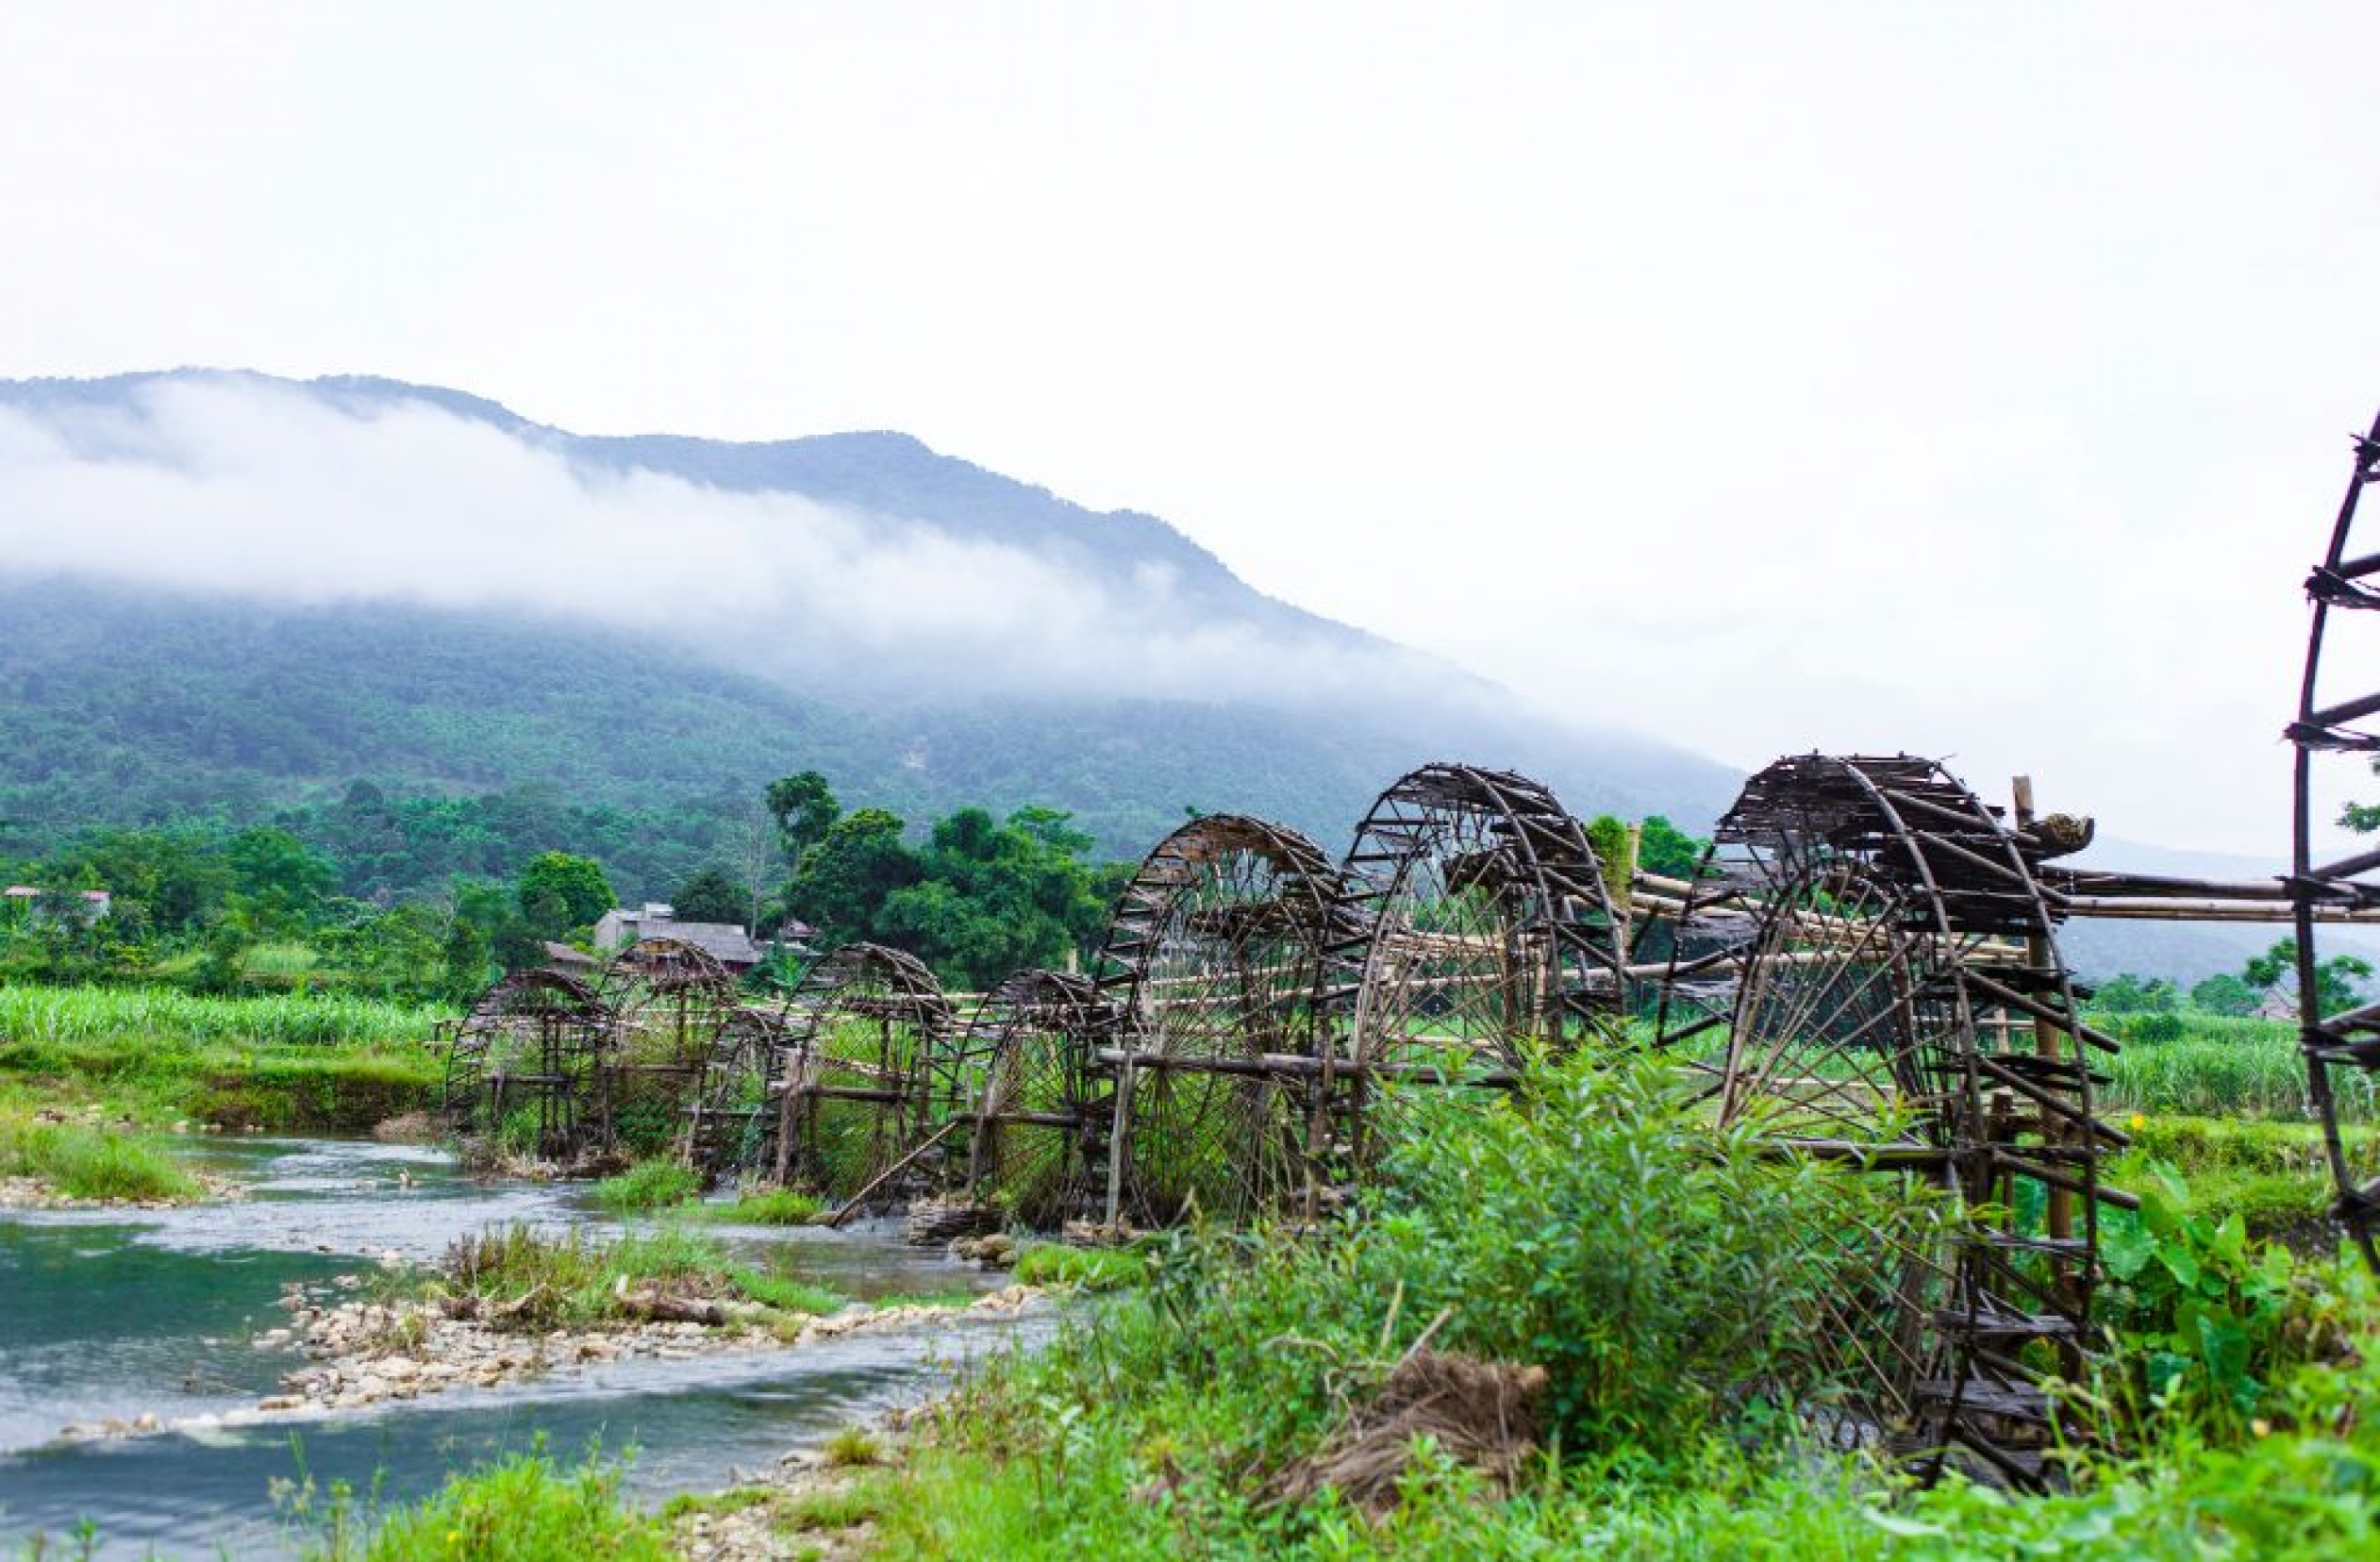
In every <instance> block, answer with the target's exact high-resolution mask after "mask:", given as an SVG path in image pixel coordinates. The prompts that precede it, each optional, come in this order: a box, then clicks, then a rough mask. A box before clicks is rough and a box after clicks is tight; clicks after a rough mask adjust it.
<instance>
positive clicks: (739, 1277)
mask: <svg viewBox="0 0 2380 1562" xmlns="http://www.w3.org/2000/svg"><path fill="white" fill-rule="evenodd" d="M727 1277H728V1279H730V1280H732V1281H733V1282H735V1286H736V1288H737V1289H738V1290H740V1291H741V1292H743V1294H744V1295H746V1296H748V1297H750V1298H751V1299H752V1300H753V1301H755V1302H757V1303H759V1304H761V1305H762V1306H764V1307H771V1308H774V1309H775V1310H776V1311H778V1312H782V1313H792V1314H795V1315H797V1316H805V1317H813V1318H815V1317H820V1316H823V1315H824V1314H826V1313H830V1312H840V1310H841V1309H842V1308H843V1307H844V1306H845V1305H846V1304H847V1303H846V1300H845V1298H844V1297H843V1296H842V1295H841V1294H840V1292H837V1291H832V1290H829V1289H827V1288H825V1287H824V1286H814V1285H811V1284H810V1283H809V1282H808V1281H807V1280H795V1279H792V1278H791V1277H789V1276H787V1275H782V1274H773V1273H771V1272H769V1271H767V1270H761V1269H755V1268H753V1267H752V1266H751V1265H749V1264H739V1265H736V1266H735V1267H733V1268H731V1269H730V1270H728V1271H727Z"/></svg>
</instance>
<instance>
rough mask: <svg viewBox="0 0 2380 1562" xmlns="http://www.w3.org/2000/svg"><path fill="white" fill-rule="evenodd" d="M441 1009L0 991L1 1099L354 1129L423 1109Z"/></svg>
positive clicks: (320, 1000)
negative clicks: (5, 1087)
mask: <svg viewBox="0 0 2380 1562" xmlns="http://www.w3.org/2000/svg"><path fill="white" fill-rule="evenodd" d="M442 1012H443V1011H441V1010H438V1009H435V1008H429V1007H422V1006H416V1005H402V1004H386V1003H380V1002H377V1001H374V1000H370V999H361V998H352V997H328V996H325V997H297V996H283V997H267V998H205V997H197V996H193V995H192V994H190V993H185V992H176V991H172V990H170V989H108V988H38V987H8V988H0V1081H7V1082H9V1083H10V1084H11V1085H12V1087H13V1089H12V1090H11V1092H10V1093H13V1094H21V1095H25V1096H28V1097H30V1098H32V1099H35V1100H37V1101H42V1102H45V1103H50V1104H58V1105H66V1104H79V1103H81V1102H86V1101H88V1102H93V1103H96V1104H98V1105H102V1106H104V1107H105V1109H106V1110H107V1112H108V1115H109V1116H111V1117H113V1116H119V1115H122V1116H128V1117H131V1118H133V1119H134V1120H136V1121H138V1122H144V1123H151V1124H163V1123H167V1122H175V1121H176V1120H181V1119H188V1120H191V1121H194V1122H211V1123H214V1124H216V1125H218V1126H221V1127H225V1128H233V1129H246V1128H263V1129H273V1130H276V1131H299V1132H302V1131H314V1132H329V1133H360V1132H365V1131H368V1130H370V1129H371V1128H372V1126H373V1125H374V1123H377V1122H381V1121H382V1120H384V1119H386V1118H391V1117H395V1116H398V1115H400V1114H402V1113H406V1112H411V1111H420V1110H423V1109H424V1108H426V1107H428V1106H431V1105H435V1103H436V1101H437V1098H438V1089H439V1085H440V1081H441V1076H442V1072H443V1065H442V1061H441V1055H439V1054H438V1053H437V1052H436V1051H435V1050H434V1049H433V1048H432V1047H431V1046H430V1044H429V1039H430V1036H431V1029H432V1025H433V1023H434V1022H435V1021H436V1020H437V1019H438V1018H439V1017H440V1015H441V1013H442Z"/></svg>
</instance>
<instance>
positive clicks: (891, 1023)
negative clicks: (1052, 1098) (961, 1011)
mask: <svg viewBox="0 0 2380 1562" xmlns="http://www.w3.org/2000/svg"><path fill="white" fill-rule="evenodd" d="M956 1018H957V1014H956V1011H955V1010H954V1008H953V1007H952V1005H951V1002H950V1000H949V999H948V998H946V997H944V996H943V994H942V989H941V984H940V983H939V982H937V981H936V980H935V979H934V973H933V972H931V971H928V970H927V969H926V968H925V966H924V963H923V962H922V961H920V960H919V959H918V958H917V957H916V956H915V955H906V954H904V953H902V952H901V951H899V950H897V949H887V948H885V947H883V946H882V945H880V944H869V943H856V944H845V945H843V946H842V947H841V948H840V949H838V950H836V951H834V952H833V953H832V954H830V955H827V956H826V957H825V958H824V959H822V960H820V961H819V962H818V963H817V964H816V965H814V966H812V967H811V968H810V969H809V970H808V971H807V972H805V973H804V975H803V977H802V980H801V983H800V985H799V986H797V987H796V988H795V989H794V990H793V994H792V996H791V998H790V999H789V1000H788V1001H787V1005H786V1039H787V1045H788V1048H789V1050H790V1051H791V1054H792V1058H793V1068H794V1071H795V1073H796V1075H797V1078H798V1084H797V1085H796V1086H794V1087H793V1088H792V1090H791V1095H790V1096H789V1097H788V1098H787V1099H786V1100H785V1101H784V1103H783V1111H782V1113H781V1117H782V1118H783V1119H785V1120H789V1121H790V1123H791V1135H790V1136H789V1137H786V1138H784V1142H783V1144H782V1146H781V1147H780V1148H779V1149H778V1161H779V1165H778V1171H779V1176H780V1180H786V1179H787V1178H791V1180H796V1181H799V1182H802V1183H805V1184H807V1186H809V1187H811V1188H816V1189H817V1190H818V1191H819V1192H821V1193H823V1194H824V1195H825V1196H826V1197H828V1198H830V1199H835V1200H850V1199H854V1198H856V1197H857V1196H859V1195H860V1194H862V1193H866V1194H868V1195H869V1196H870V1197H871V1198H872V1199H880V1200H882V1201H884V1202H888V1203H890V1202H893V1201H895V1200H897V1199H899V1198H901V1197H903V1196H906V1195H907V1194H908V1193H911V1192H914V1191H916V1190H917V1188H916V1187H915V1186H912V1185H913V1184H923V1183H924V1182H925V1181H926V1180H928V1179H926V1178H925V1177H924V1175H923V1173H922V1172H919V1173H917V1174H913V1175H907V1176H895V1175H893V1174H894V1173H896V1172H897V1171H898V1170H899V1169H900V1168H901V1167H902V1166H903V1163H904V1162H907V1161H908V1160H909V1159H910V1157H911V1155H912V1152H915V1151H918V1150H920V1149H921V1148H922V1147H924V1141H925V1140H926V1138H928V1137H929V1136H930V1135H931V1134H933V1133H934V1132H935V1131H936V1129H937V1128H938V1127H940V1125H941V1120H943V1119H946V1117H947V1115H948V1113H949V1112H950V1110H951V1109H952V1099H951V1098H952V1095H953V1091H954V1089H955V1088H956V1087H957V1080H956V1077H955V1074H954V1072H953V1070H952V1066H951V1058H950V1052H951V1041H952V1031H953V1028H954V1022H955V1020H956ZM782 1131H783V1130H782V1126H781V1127H780V1132H781V1133H782ZM889 1179H890V1180H889Z"/></svg>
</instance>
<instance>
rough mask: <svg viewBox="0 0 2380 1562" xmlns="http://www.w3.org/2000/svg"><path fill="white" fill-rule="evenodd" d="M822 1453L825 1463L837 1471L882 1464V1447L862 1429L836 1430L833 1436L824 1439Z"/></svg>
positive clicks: (842, 1428) (851, 1427) (849, 1427)
mask: <svg viewBox="0 0 2380 1562" xmlns="http://www.w3.org/2000/svg"><path fill="white" fill-rule="evenodd" d="M824 1453H825V1454H826V1462H827V1463H828V1464H829V1465H832V1466H834V1467H835V1468H837V1469H839V1470H847V1469H851V1468H854V1467H856V1466H858V1465H874V1464H882V1463H883V1462H884V1445H883V1444H881V1443H879V1442H877V1441H876V1439H875V1438H874V1437H871V1436H870V1435H869V1434H868V1432H867V1430H866V1429H865V1428H864V1427H857V1426H845V1427H840V1428H838V1429H837V1431H836V1432H835V1435H834V1436H833V1437H828V1438H827V1439H826V1445H825V1448H824Z"/></svg>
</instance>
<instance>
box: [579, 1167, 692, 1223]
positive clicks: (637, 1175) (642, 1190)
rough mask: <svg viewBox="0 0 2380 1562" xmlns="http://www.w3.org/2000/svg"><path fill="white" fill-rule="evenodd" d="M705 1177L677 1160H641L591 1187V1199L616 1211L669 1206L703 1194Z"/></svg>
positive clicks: (680, 1203)
mask: <svg viewBox="0 0 2380 1562" xmlns="http://www.w3.org/2000/svg"><path fill="white" fill-rule="evenodd" d="M702 1190H703V1179H702V1178H701V1177H700V1176H699V1175H697V1174H696V1173H694V1172H691V1171H689V1170H687V1169H686V1168H685V1167H683V1166H680V1165H678V1164H677V1163H676V1162H675V1161H666V1160H649V1161H639V1162H638V1163H637V1164H636V1165H634V1166H632V1167H630V1168H628V1170H626V1171H625V1172H621V1173H620V1174H619V1175H618V1176H616V1177H606V1178H604V1179H603V1180H602V1181H601V1182H598V1183H597V1184H595V1186H594V1187H592V1188H589V1189H588V1190H587V1197H588V1200H589V1201H590V1202H591V1203H592V1204H594V1205H597V1206H598V1207H599V1208H603V1209H608V1210H611V1211H614V1212H615V1213H622V1214H626V1213H633V1212H636V1211H639V1210H648V1209H667V1208H669V1207H670V1206H672V1205H682V1204H684V1203H686V1202H687V1201H688V1200H689V1199H692V1198H695V1197H697V1196H698V1195H700V1194H701V1192H702Z"/></svg>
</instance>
